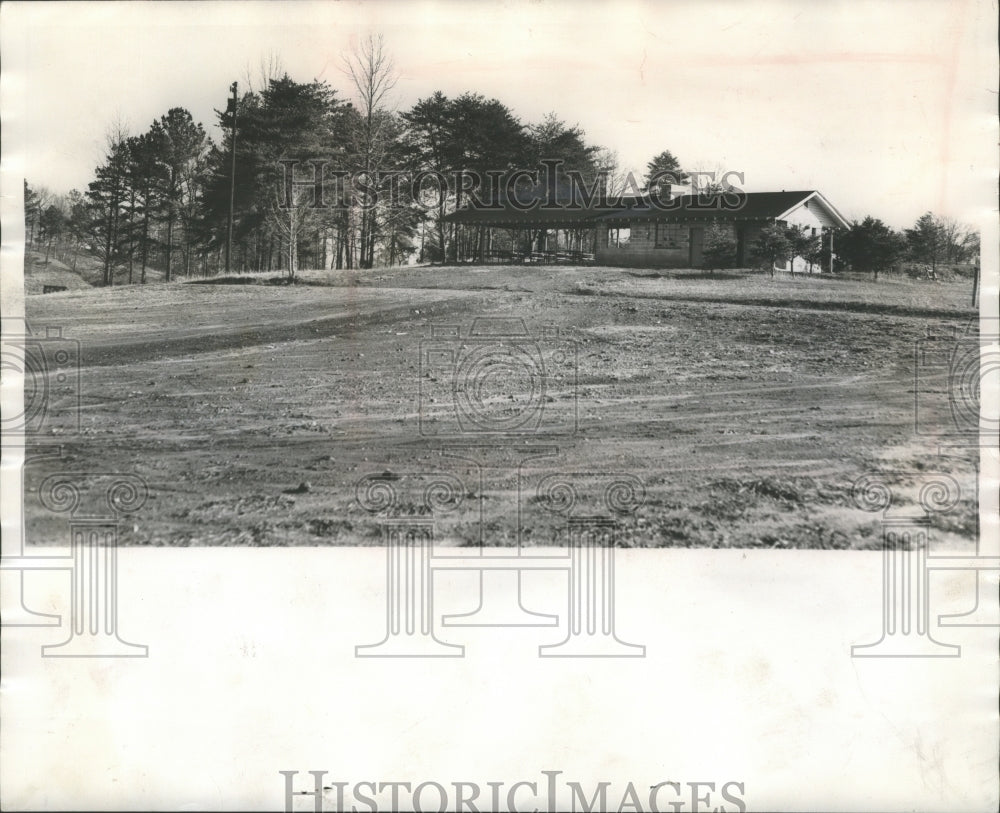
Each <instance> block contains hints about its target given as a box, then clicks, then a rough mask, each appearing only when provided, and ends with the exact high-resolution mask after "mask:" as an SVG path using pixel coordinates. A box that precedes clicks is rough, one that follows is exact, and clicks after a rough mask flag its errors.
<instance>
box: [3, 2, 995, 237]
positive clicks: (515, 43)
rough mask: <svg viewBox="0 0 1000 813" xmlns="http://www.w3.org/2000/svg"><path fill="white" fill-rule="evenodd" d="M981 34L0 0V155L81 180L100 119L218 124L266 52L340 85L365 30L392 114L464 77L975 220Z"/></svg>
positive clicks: (785, 22) (892, 214) (457, 9)
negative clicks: (184, 112)
mask: <svg viewBox="0 0 1000 813" xmlns="http://www.w3.org/2000/svg"><path fill="white" fill-rule="evenodd" d="M996 30H997V9H996V3H995V1H994V2H990V1H989V0H889V1H888V2H877V1H872V2H868V1H867V0H849V1H844V0H841V1H838V0H825V1H824V2H810V1H808V0H797V2H773V1H771V0H765V1H764V2H720V1H717V0H691V2H688V0H676V1H675V2H628V1H627V0H626V1H625V2H613V3H612V2H597V0H576V1H575V2H563V1H562V0H559V1H558V2H551V1H550V0H533V2H523V1H522V0H516V1H515V0H509V1H504V2H496V0H485V2H484V1H482V0H480V1H479V2H420V0H417V2H406V3H401V2H393V1H392V0H386V1H385V2H364V3H362V2H324V3H305V2H303V3H297V2H294V3H287V2H283V3H277V2H274V3H240V4H232V3H228V2H212V3H173V2H156V3H151V2H142V3H111V4H105V3H97V2H93V3H88V2H80V3H58V2H49V3H28V2H24V3H22V2H15V3H4V4H3V6H2V7H0V39H2V46H3V53H4V59H3V65H2V71H3V75H2V78H0V88H2V93H0V104H2V115H3V118H4V129H5V134H4V135H5V137H4V140H3V151H4V161H5V163H7V166H8V171H9V170H10V168H11V167H12V166H20V167H22V171H23V173H24V175H25V176H26V177H27V178H28V180H29V182H30V183H32V184H33V185H41V186H45V187H48V188H49V189H50V190H52V191H54V192H58V193H64V192H67V191H68V190H69V189H71V188H78V189H83V188H85V187H86V184H87V183H88V181H89V180H90V179H91V178H92V177H93V170H94V167H95V166H96V165H97V164H98V163H99V161H100V159H101V157H102V143H103V139H104V134H105V132H106V130H107V129H108V126H109V124H110V123H111V122H112V121H114V120H115V119H116V118H120V119H122V120H123V121H125V122H126V123H127V124H128V125H129V126H130V128H131V130H132V131H133V132H141V131H143V130H145V129H147V128H148V126H149V125H150V123H151V122H152V121H153V120H154V119H155V118H157V117H159V116H160V115H162V114H163V113H165V112H166V111H167V110H168V109H169V108H171V107H175V106H181V107H186V108H187V109H188V110H190V111H191V113H192V115H193V116H194V117H195V119H196V120H197V121H201V122H202V123H203V124H205V126H206V127H207V128H208V129H209V132H210V134H212V135H213V136H214V137H218V135H219V133H218V130H217V128H216V127H215V126H214V125H215V120H216V117H215V113H214V112H213V111H214V109H218V108H222V107H224V106H225V100H226V96H227V93H228V87H229V84H230V83H231V82H233V81H234V80H236V81H239V82H240V83H241V85H242V84H244V83H245V80H246V77H247V74H248V70H249V71H250V73H251V74H253V75H256V74H257V72H258V71H257V66H258V65H259V63H260V61H261V59H262V58H266V57H267V56H268V55H272V54H273V55H276V56H277V57H278V58H279V59H280V62H281V65H282V67H283V68H284V69H285V70H286V71H287V72H288V74H289V75H290V76H291V77H292V78H293V79H296V80H298V81H310V80H312V79H322V80H326V81H328V82H329V83H330V84H331V85H332V86H333V87H335V88H338V89H339V90H340V91H341V92H342V93H343V94H345V95H349V94H348V87H349V86H348V83H347V81H346V80H345V77H344V75H343V73H342V72H341V69H340V65H341V60H342V57H343V55H344V54H346V53H349V52H350V50H351V48H352V47H353V46H354V45H355V44H356V43H357V42H358V40H359V39H360V38H362V37H364V36H366V35H368V34H369V33H376V34H382V35H383V36H384V40H385V44H386V47H387V48H388V50H389V51H390V53H391V54H392V56H393V59H394V62H395V65H396V69H397V71H398V74H399V81H398V84H397V86H396V88H395V91H394V94H393V96H394V99H393V104H394V106H395V107H396V108H398V109H400V110H405V109H406V108H408V107H409V106H411V105H412V104H413V103H414V102H416V101H417V100H418V99H419V98H422V97H424V96H427V95H429V94H431V93H433V92H434V91H436V90H441V91H442V92H444V93H445V94H446V95H449V96H452V95H458V94H460V93H462V92H464V91H470V90H471V91H475V92H478V93H482V94H484V95H486V96H488V97H496V98H498V99H500V100H501V101H502V102H504V103H505V104H507V105H508V106H509V107H510V108H511V109H512V110H513V111H514V112H515V113H516V114H517V115H518V116H519V117H521V119H522V120H524V121H526V122H530V121H538V120H540V119H541V118H542V117H543V116H544V115H545V114H547V113H549V112H555V113H556V114H557V115H558V116H559V117H560V118H561V119H563V120H565V121H566V122H568V123H569V124H578V125H579V126H580V127H582V128H583V129H584V131H585V132H586V134H587V136H588V138H589V140H590V141H591V142H592V143H597V144H600V145H602V146H606V147H609V148H611V149H613V150H615V151H616V152H617V153H618V156H619V159H620V162H621V165H622V166H623V167H625V168H632V169H635V170H637V171H640V172H641V171H642V169H643V168H644V167H645V164H646V162H647V161H648V160H649V159H650V158H651V157H652V156H653V155H655V154H656V153H658V152H660V151H662V150H664V149H669V150H670V151H671V152H673V153H674V155H676V156H677V157H678V158H679V159H680V161H681V163H682V165H684V166H685V167H686V168H706V169H715V168H720V169H724V170H731V171H735V172H742V173H743V176H744V183H743V188H744V189H746V190H748V191H767V190H781V189H787V190H797V189H818V190H820V191H821V192H822V193H823V194H824V195H826V197H827V198H828V199H829V200H830V201H831V202H832V203H833V204H834V205H835V206H836V207H837V208H838V209H839V210H840V211H841V212H842V213H843V214H844V215H845V216H847V217H848V218H860V217H863V216H865V215H867V214H872V215H875V216H876V217H880V218H882V219H883V220H885V221H886V222H887V223H889V224H890V225H892V226H895V227H897V228H902V227H905V226H909V225H911V224H912V223H913V221H914V220H916V218H917V217H918V216H919V215H920V214H922V213H923V212H925V211H928V210H932V211H934V212H935V213H938V214H941V215H944V216H950V217H954V218H956V219H959V220H962V221H965V222H969V223H975V222H978V221H981V220H982V219H983V218H984V217H991V216H992V217H995V216H996V215H995V209H996V178H997V147H996V145H997V141H998V138H997V132H998V126H997V116H996V111H997V74H998V66H997V48H996ZM11 161H13V163H11ZM22 162H23V163H22Z"/></svg>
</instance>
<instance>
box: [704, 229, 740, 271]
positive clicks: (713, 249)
mask: <svg viewBox="0 0 1000 813" xmlns="http://www.w3.org/2000/svg"><path fill="white" fill-rule="evenodd" d="M702 257H703V258H704V263H705V268H707V269H708V270H709V271H712V270H714V269H723V268H732V267H734V266H735V265H736V235H735V234H733V230H732V229H730V228H727V227H726V226H722V225H720V224H718V223H713V224H712V225H711V226H709V227H708V228H707V229H706V230H705V243H704V247H703V249H702Z"/></svg>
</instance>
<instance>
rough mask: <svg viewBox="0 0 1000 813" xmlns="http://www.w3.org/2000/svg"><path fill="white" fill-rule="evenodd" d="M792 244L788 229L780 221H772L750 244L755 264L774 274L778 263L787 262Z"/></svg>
mask: <svg viewBox="0 0 1000 813" xmlns="http://www.w3.org/2000/svg"><path fill="white" fill-rule="evenodd" d="M791 251H792V246H791V243H789V242H788V229H787V228H786V227H785V226H782V225H780V224H779V223H770V224H768V225H767V226H765V227H764V228H763V229H761V230H760V234H759V235H757V239H756V240H754V241H753V243H751V244H750V256H751V258H752V259H753V262H754V264H755V265H756V266H757V267H758V268H761V269H762V270H765V271H767V272H769V273H770V275H771V276H772V277H773V276H774V266H775V264H776V263H778V262H779V261H780V262H786V261H787V259H788V257H789V256H790V255H791Z"/></svg>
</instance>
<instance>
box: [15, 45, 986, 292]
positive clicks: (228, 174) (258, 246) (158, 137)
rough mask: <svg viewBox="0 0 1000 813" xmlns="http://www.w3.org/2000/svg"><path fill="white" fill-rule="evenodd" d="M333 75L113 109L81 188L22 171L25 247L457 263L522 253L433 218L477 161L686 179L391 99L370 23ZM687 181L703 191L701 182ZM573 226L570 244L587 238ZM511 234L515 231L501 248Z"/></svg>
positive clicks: (161, 263) (898, 255) (880, 240)
mask: <svg viewBox="0 0 1000 813" xmlns="http://www.w3.org/2000/svg"><path fill="white" fill-rule="evenodd" d="M343 73H344V77H345V81H346V83H347V84H348V85H349V88H350V97H349V98H348V97H347V96H345V95H342V94H341V93H340V92H339V91H337V90H336V89H334V88H333V87H331V86H330V85H329V84H328V83H327V82H325V81H322V82H321V81H312V82H306V83H302V82H297V81H295V80H293V79H292V78H290V77H289V76H288V75H287V73H284V72H283V71H282V70H281V69H280V67H279V65H278V64H277V62H276V60H273V59H272V60H271V61H270V62H269V63H267V64H266V65H262V67H261V71H260V76H259V77H258V78H257V80H256V81H254V80H253V79H252V78H249V80H248V81H246V82H245V83H244V88H243V92H242V94H235V98H231V99H230V100H229V104H228V106H227V107H226V108H225V109H222V110H216V111H215V115H216V122H217V124H218V126H219V128H220V130H221V132H222V133H223V135H222V137H221V139H220V140H219V141H218V142H216V141H213V139H212V138H210V137H209V135H208V134H207V132H206V130H205V128H204V127H203V126H202V124H200V123H198V122H195V121H194V119H193V117H192V115H191V113H190V112H189V111H187V110H185V109H184V108H180V107H177V108H172V109H170V110H168V111H167V112H166V113H165V114H163V115H162V116H160V117H159V118H158V119H156V120H155V121H153V122H152V123H151V124H150V126H149V127H148V128H147V129H146V130H145V131H144V132H141V133H138V134H133V133H130V132H129V129H128V128H127V127H126V126H125V125H124V124H122V123H121V122H116V123H114V124H113V125H112V126H111V127H110V128H109V129H108V131H107V133H106V143H105V150H104V152H105V154H104V157H103V160H102V161H101V163H100V164H99V165H98V166H97V167H96V168H95V170H94V178H93V180H92V181H91V182H90V183H89V185H88V187H87V189H86V190H85V191H83V192H80V191H78V190H72V191H71V192H69V194H68V195H65V196H55V195H52V194H51V193H49V192H47V191H46V190H44V189H34V188H32V187H31V186H30V185H29V184H28V183H27V182H25V186H24V195H25V225H26V236H27V243H28V246H29V247H30V248H33V249H35V250H38V251H44V253H45V261H46V262H48V259H49V256H50V253H51V252H53V251H55V252H56V253H57V254H58V255H60V256H61V257H63V258H64V259H65V260H66V261H68V262H69V263H70V264H71V265H72V267H73V269H74V270H75V269H76V265H77V261H78V259H79V258H80V257H81V256H87V257H89V258H91V262H94V261H96V263H97V264H98V266H99V269H100V274H101V282H102V283H103V284H104V285H115V284H121V283H123V282H124V283H129V284H131V283H144V282H146V281H147V279H148V278H149V277H150V271H151V269H152V270H153V271H155V277H154V278H155V279H165V280H168V281H169V280H171V279H174V278H176V277H190V276H197V275H210V274H217V273H220V272H221V271H223V270H224V269H225V268H226V267H227V265H228V266H230V267H231V268H232V270H234V271H237V272H248V271H284V272H285V273H286V274H287V275H288V276H289V277H293V276H294V274H295V271H296V270H297V269H298V268H299V267H321V268H331V267H332V268H347V269H353V268H359V269H366V268H372V267H375V266H378V265H395V264H399V263H402V262H406V261H408V260H409V259H411V258H413V257H414V256H415V257H416V259H417V260H418V261H420V262H457V261H459V260H460V259H464V258H469V257H477V256H478V257H480V258H482V257H485V256H488V255H489V254H490V253H491V252H492V250H493V249H501V250H502V249H504V248H506V249H507V250H511V249H515V248H518V249H520V250H527V251H530V240H531V235H530V233H529V234H528V235H523V234H515V233H514V232H507V233H504V231H505V230H492V229H484V228H482V227H469V226H460V225H458V224H454V223H448V222H447V221H446V220H445V215H446V214H447V213H448V212H450V211H453V210H454V209H456V208H460V207H461V206H463V205H464V204H465V203H467V202H468V200H469V199H470V196H472V195H474V194H477V193H479V192H481V190H480V189H479V188H478V184H479V183H481V182H482V178H483V177H488V175H489V173H498V172H503V171H511V170H515V169H519V170H525V169H527V170H531V169H542V168H543V161H552V160H558V161H561V162H562V168H563V170H564V171H575V172H576V173H578V177H580V178H581V179H582V180H583V181H584V183H586V184H593V183H594V182H596V181H598V179H600V180H599V182H600V183H601V184H603V185H604V186H605V187H606V189H607V191H608V192H609V193H611V194H620V193H623V192H625V193H628V192H629V191H633V192H636V193H640V192H646V191H649V190H650V185H651V183H653V182H654V179H655V178H657V177H658V176H662V175H663V174H664V173H668V174H673V175H674V176H675V178H676V181H677V182H678V183H683V182H684V181H685V180H686V179H687V178H688V173H686V172H685V171H684V170H682V168H681V165H680V163H679V161H678V160H677V158H676V157H675V156H674V155H673V154H672V153H671V152H670V151H669V150H664V151H662V152H661V153H659V154H658V155H656V156H654V157H653V158H652V159H651V160H650V161H649V163H648V165H647V167H646V174H645V178H644V180H643V181H642V182H641V183H640V184H639V185H638V186H636V185H635V180H634V178H633V177H632V175H631V173H626V172H624V171H623V170H622V169H621V168H620V167H619V165H618V159H617V156H616V154H615V153H614V152H613V151H612V150H610V149H608V148H606V147H602V146H600V145H596V144H592V143H589V141H588V139H587V136H586V134H585V133H584V132H583V131H582V130H581V129H580V128H579V127H578V126H571V125H569V124H568V123H566V122H565V121H563V120H561V119H560V118H559V117H558V116H557V115H556V114H554V113H552V114H549V115H548V116H546V117H545V118H544V119H543V120H542V121H540V122H523V121H521V120H520V119H519V118H518V117H517V115H515V113H514V112H513V111H512V110H511V109H510V108H509V107H507V106H506V105H504V104H503V103H502V102H500V101H499V100H497V99H489V98H486V97H484V96H482V95H480V94H476V93H472V92H467V93H464V94H461V95H459V96H457V97H453V98H449V97H448V96H446V95H444V94H443V93H441V92H437V93H433V94H431V95H430V96H428V97H426V98H423V99H420V100H418V101H417V102H416V103H415V104H414V105H413V106H412V107H410V108H409V109H407V110H403V111H396V110H393V109H391V107H390V94H391V91H392V89H393V87H394V86H395V83H396V72H395V70H394V68H393V65H392V61H391V59H390V58H389V56H388V54H387V53H386V50H385V48H384V45H383V42H382V40H381V38H379V37H370V38H369V39H367V40H366V41H364V42H363V43H362V44H361V45H360V46H359V47H358V48H357V49H356V50H355V51H354V52H352V53H351V54H349V55H347V56H346V57H345V59H344V64H343ZM235 87H236V86H235V85H234V88H235ZM234 134H235V139H234ZM234 159H235V160H234ZM460 171H461V172H469V173H470V176H469V177H471V178H477V177H478V178H479V180H478V181H475V182H474V183H473V185H472V186H467V185H466V184H464V183H462V184H458V185H454V186H450V185H449V186H447V187H444V188H439V189H438V190H436V191H437V195H436V196H433V195H432V196H431V204H430V205H429V204H428V203H427V201H426V200H421V199H418V194H417V190H415V189H414V187H413V186H412V185H410V186H407V185H405V184H404V185H398V186H396V187H395V188H392V186H391V185H392V183H393V180H392V179H393V177H394V174H400V173H403V174H408V175H409V176H410V177H413V176H414V175H419V174H420V173H433V174H435V175H436V176H438V177H440V176H448V175H452V176H453V175H454V173H456V172H460ZM317 172H321V173H325V174H327V175H331V176H333V177H336V178H338V181H339V182H338V183H336V184H333V185H330V186H326V187H324V191H323V194H324V195H326V198H327V199H326V200H325V201H324V205H323V206H315V205H313V204H314V203H315V199H316V195H317V191H316V188H315V187H314V185H313V184H311V183H309V178H310V173H312V175H313V176H315V174H316V173H317ZM692 173H693V174H695V175H709V173H697V172H695V171H694V170H693V169H692ZM630 183H631V184H633V188H632V189H631V190H629V189H628V186H629V184H630ZM698 187H699V190H700V191H707V192H713V191H719V189H718V188H716V187H715V186H713V185H712V183H711V182H707V183H699V184H698ZM230 211H232V248H231V254H229V239H228V238H229V229H230V222H229V220H230ZM580 231H581V233H580V234H579V235H577V236H576V237H577V238H578V242H579V244H580V245H587V244H588V243H589V237H588V236H587V235H586V234H584V233H583V232H584V230H580ZM517 240H527V241H528V245H526V246H515V245H514V243H515V241H517ZM494 241H497V242H498V243H502V242H504V241H506V244H505V245H494V244H493V243H494ZM834 246H835V248H834V258H833V259H834V270H841V271H842V270H854V271H862V272H869V273H873V274H874V276H875V277H876V278H877V276H878V273H879V272H880V271H883V270H893V269H897V268H899V267H900V266H902V265H905V264H907V263H909V264H911V266H912V264H918V265H919V266H920V267H921V269H923V268H926V269H927V273H928V275H929V276H930V277H931V278H937V276H938V272H939V269H940V268H941V267H942V266H950V265H955V264H962V263H968V262H972V261H974V260H975V259H976V258H978V250H979V236H978V233H977V232H975V231H973V230H971V229H968V228H966V227H964V226H962V225H961V224H958V223H956V222H954V221H951V220H947V219H943V218H939V217H936V216H935V215H933V214H931V213H929V212H928V213H927V214H925V215H923V216H922V217H921V218H920V219H918V220H917V222H916V223H915V224H914V226H913V227H912V228H910V229H905V230H903V231H895V230H893V229H891V228H890V227H888V226H887V225H886V224H885V223H883V222H882V221H881V220H878V219H876V218H873V217H866V218H864V219H863V220H862V221H860V222H859V221H855V222H854V223H852V225H851V227H850V229H847V230H839V231H838V232H836V233H835V234H834ZM750 250H751V258H752V259H753V260H754V261H755V262H758V263H759V264H760V266H761V267H764V268H773V265H774V263H776V262H783V261H786V260H787V259H789V258H792V257H795V256H800V257H803V258H805V259H806V260H808V261H810V262H817V263H820V264H822V265H823V267H824V268H828V267H829V260H830V257H829V254H828V253H827V252H828V251H829V246H828V245H823V244H821V243H820V241H819V240H818V239H816V238H812V237H811V236H809V235H806V234H805V233H804V232H801V231H800V230H797V229H795V228H793V227H784V226H781V225H777V224H775V225H773V226H770V227H768V228H767V229H765V230H764V231H763V232H762V233H761V234H760V236H759V238H758V239H757V240H756V241H755V242H754V244H753V245H752V246H750ZM227 255H229V256H227ZM705 259H706V262H707V263H708V264H709V265H710V266H713V267H718V268H723V267H731V266H732V265H733V264H735V260H736V247H735V240H734V238H733V236H732V235H731V234H730V233H728V232H726V231H725V230H722V229H711V228H710V229H708V230H707V231H706V235H705Z"/></svg>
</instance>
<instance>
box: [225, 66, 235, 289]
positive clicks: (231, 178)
mask: <svg viewBox="0 0 1000 813" xmlns="http://www.w3.org/2000/svg"><path fill="white" fill-rule="evenodd" d="M229 90H231V91H232V94H233V98H232V99H230V100H229V104H230V110H231V111H232V114H233V134H232V142H231V147H232V152H233V158H232V164H231V166H230V170H229V233H228V235H227V237H226V273H227V274H228V273H229V268H230V258H231V257H232V254H233V201H234V199H235V196H236V83H235V82H233V83H232V84H231V85H230V86H229Z"/></svg>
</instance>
